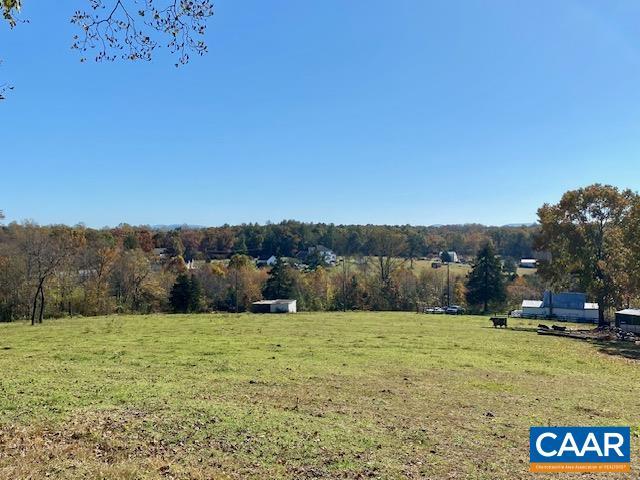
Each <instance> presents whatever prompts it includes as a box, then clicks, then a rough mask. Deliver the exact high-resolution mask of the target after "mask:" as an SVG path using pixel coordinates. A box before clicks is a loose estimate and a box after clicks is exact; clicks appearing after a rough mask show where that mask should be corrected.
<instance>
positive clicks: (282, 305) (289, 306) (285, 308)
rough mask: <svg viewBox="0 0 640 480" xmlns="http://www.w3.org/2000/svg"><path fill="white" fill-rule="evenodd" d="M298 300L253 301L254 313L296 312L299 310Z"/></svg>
mask: <svg viewBox="0 0 640 480" xmlns="http://www.w3.org/2000/svg"><path fill="white" fill-rule="evenodd" d="M297 303H298V302H297V301H296V300H284V299H278V300H260V301H259V302H253V304H252V307H253V308H252V310H253V313H296V312H297V311H298V307H297Z"/></svg>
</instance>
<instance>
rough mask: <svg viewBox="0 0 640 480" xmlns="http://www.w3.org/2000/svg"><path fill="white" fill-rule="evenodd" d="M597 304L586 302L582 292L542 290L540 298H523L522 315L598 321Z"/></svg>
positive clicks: (585, 296)
mask: <svg viewBox="0 0 640 480" xmlns="http://www.w3.org/2000/svg"><path fill="white" fill-rule="evenodd" d="M598 312H599V306H598V304H597V303H590V302H587V295H586V294H584V293H576V292H564V293H553V292H549V291H547V292H544V297H543V299H542V300H524V301H523V302H522V316H523V317H525V318H556V319H558V320H565V321H570V322H590V323H598Z"/></svg>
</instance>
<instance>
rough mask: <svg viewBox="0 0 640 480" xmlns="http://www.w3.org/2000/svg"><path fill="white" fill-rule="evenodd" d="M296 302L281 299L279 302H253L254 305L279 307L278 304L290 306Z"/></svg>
mask: <svg viewBox="0 0 640 480" xmlns="http://www.w3.org/2000/svg"><path fill="white" fill-rule="evenodd" d="M295 301H296V300H288V299H282V298H279V299H277V300H260V301H258V302H253V305H278V304H288V303H294V302H295Z"/></svg>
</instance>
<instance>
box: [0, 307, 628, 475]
mask: <svg viewBox="0 0 640 480" xmlns="http://www.w3.org/2000/svg"><path fill="white" fill-rule="evenodd" d="M535 324H537V322H528V321H524V320H522V321H511V320H510V325H513V326H515V327H516V328H514V329H507V330H504V329H503V330H500V329H493V328H490V327H489V321H488V320H487V319H486V318H482V317H449V316H427V315H417V314H411V313H347V314H342V313H308V314H297V315H289V316H268V315H265V316H258V315H240V316H234V315H190V316H180V315H174V316H168V315H154V316H120V317H102V318H92V319H70V320H56V321H47V322H45V324H44V325H42V326H37V327H30V326H28V325H25V324H3V325H0V371H1V372H2V377H1V378H2V382H1V384H0V478H44V477H45V476H48V477H49V478H108V479H127V478H131V479H133V478H136V479H137V478H197V479H200V478H202V479H206V478H260V479H265V478H369V477H372V478H385V479H386V478H438V479H439V478H472V479H514V478H515V479H517V478H530V475H529V474H528V473H527V469H528V428H529V426H531V425H546V424H554V425H632V426H634V427H635V426H636V425H637V422H638V420H637V419H638V416H637V413H638V408H639V400H638V398H640V396H639V393H640V391H639V388H638V385H640V368H639V365H638V364H637V363H636V361H633V360H630V359H628V358H625V357H623V356H622V355H616V353H617V352H618V351H617V350H616V349H615V348H611V349H608V350H607V351H608V352H609V353H604V351H601V349H600V347H598V346H597V345H594V344H589V343H586V342H580V341H574V340H568V339H563V338H555V337H543V336H538V335H536V334H535V332H534V331H532V330H531V327H533V326H534V325H535ZM624 352H625V354H629V350H628V349H627V350H624ZM632 353H633V352H632ZM634 435H635V438H634V442H635V444H634V450H635V451H636V452H637V448H636V446H637V443H638V439H637V429H634ZM633 462H634V464H633V468H634V469H636V470H637V469H638V468H640V465H639V463H638V459H637V456H636V457H634V459H633ZM557 476H558V475H556V476H554V477H553V478H556V477H557ZM535 478H544V476H542V477H541V476H540V475H536V476H535ZM550 478H551V477H550ZM594 478H607V477H606V475H605V476H603V475H602V474H599V475H594Z"/></svg>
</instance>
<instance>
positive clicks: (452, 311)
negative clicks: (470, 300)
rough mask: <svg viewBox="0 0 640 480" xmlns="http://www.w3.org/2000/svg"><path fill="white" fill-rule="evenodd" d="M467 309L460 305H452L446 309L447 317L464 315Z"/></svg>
mask: <svg viewBox="0 0 640 480" xmlns="http://www.w3.org/2000/svg"><path fill="white" fill-rule="evenodd" d="M464 312H465V309H464V308H462V307H461V306H460V305H450V306H448V307H447V308H446V310H445V313H446V314H447V315H464Z"/></svg>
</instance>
